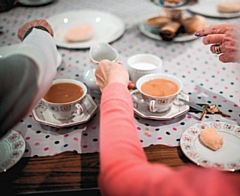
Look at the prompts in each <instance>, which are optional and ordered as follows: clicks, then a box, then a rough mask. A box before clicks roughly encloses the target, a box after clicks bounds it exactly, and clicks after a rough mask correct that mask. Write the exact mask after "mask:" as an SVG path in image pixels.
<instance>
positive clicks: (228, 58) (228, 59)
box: [218, 53, 238, 63]
mask: <svg viewBox="0 0 240 196" xmlns="http://www.w3.org/2000/svg"><path fill="white" fill-rule="evenodd" d="M218 58H219V61H221V62H223V63H233V62H238V59H237V55H236V54H225V53H223V54H221V55H220V56H219V57H218Z"/></svg>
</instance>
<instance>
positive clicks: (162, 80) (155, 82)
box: [136, 73, 183, 112]
mask: <svg viewBox="0 0 240 196" xmlns="http://www.w3.org/2000/svg"><path fill="white" fill-rule="evenodd" d="M136 87H137V89H138V90H139V92H140V93H141V95H142V97H143V100H144V102H145V103H146V104H147V105H148V107H149V111H150V112H165V111H167V110H168V109H169V108H170V107H171V105H172V104H173V102H174V101H175V99H176V98H177V96H178V94H179V93H180V91H181V90H182V87H183V84H182V82H181V80H180V79H178V78H177V77H175V76H172V75H168V74H161V73H157V74H147V75H145V76H142V77H141V78H139V79H138V81H137V84H136Z"/></svg>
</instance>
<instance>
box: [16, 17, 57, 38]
mask: <svg viewBox="0 0 240 196" xmlns="http://www.w3.org/2000/svg"><path fill="white" fill-rule="evenodd" d="M34 26H43V27H45V28H46V29H47V30H48V32H49V33H50V34H51V35H52V36H53V30H52V27H51V25H50V24H49V23H48V22H47V21H46V20H44V19H41V20H33V21H31V22H27V23H25V24H24V25H23V26H22V27H21V28H20V29H19V30H18V38H19V39H20V40H21V41H22V40H23V38H24V35H25V34H26V32H27V30H28V29H29V28H31V27H34Z"/></svg>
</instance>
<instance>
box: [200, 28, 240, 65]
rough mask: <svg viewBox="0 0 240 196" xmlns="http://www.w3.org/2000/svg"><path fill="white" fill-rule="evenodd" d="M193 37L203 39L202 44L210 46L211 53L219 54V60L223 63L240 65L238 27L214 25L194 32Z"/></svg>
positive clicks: (239, 29)
mask: <svg viewBox="0 0 240 196" xmlns="http://www.w3.org/2000/svg"><path fill="white" fill-rule="evenodd" d="M195 35H196V36H198V37H203V40H202V42H203V44H205V45H208V44H212V45H211V46H210V50H211V52H212V53H214V54H220V55H219V60H220V61H222V62H223V63H227V62H239V63H240V25H237V24H220V25H214V26H210V27H206V28H204V29H202V30H200V31H198V32H196V33H195Z"/></svg>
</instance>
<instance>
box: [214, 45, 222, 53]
mask: <svg viewBox="0 0 240 196" xmlns="http://www.w3.org/2000/svg"><path fill="white" fill-rule="evenodd" d="M214 49H215V52H216V54H221V53H222V52H221V50H220V47H219V45H215V46H214Z"/></svg>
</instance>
